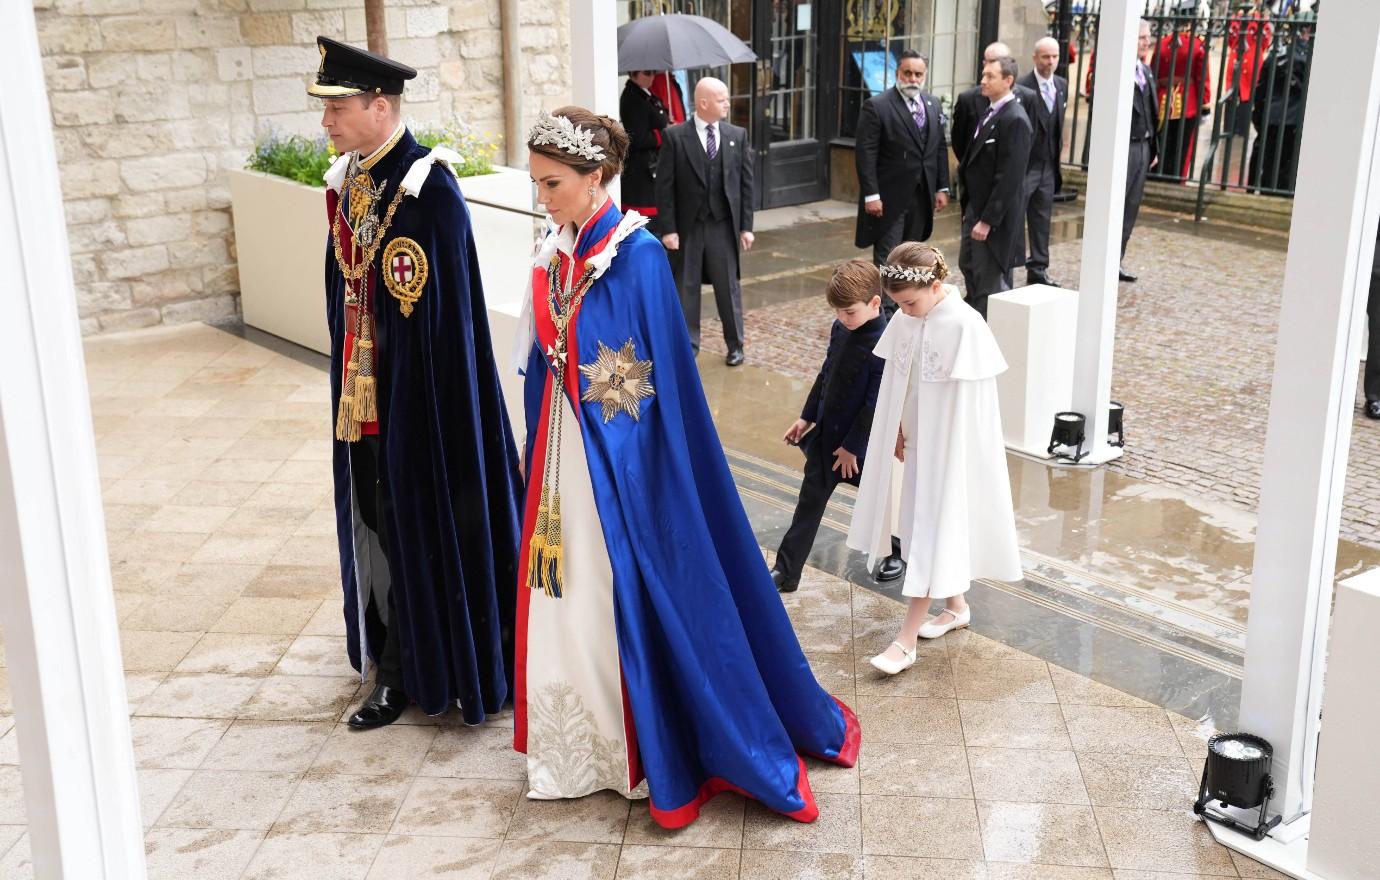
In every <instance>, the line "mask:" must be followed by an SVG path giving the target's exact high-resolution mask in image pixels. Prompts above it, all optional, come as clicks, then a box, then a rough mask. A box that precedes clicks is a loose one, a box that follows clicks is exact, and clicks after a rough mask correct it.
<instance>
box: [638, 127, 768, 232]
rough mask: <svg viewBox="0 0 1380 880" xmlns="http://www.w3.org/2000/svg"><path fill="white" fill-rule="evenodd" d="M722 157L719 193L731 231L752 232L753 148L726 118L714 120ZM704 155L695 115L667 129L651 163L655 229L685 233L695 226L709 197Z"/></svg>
mask: <svg viewBox="0 0 1380 880" xmlns="http://www.w3.org/2000/svg"><path fill="white" fill-rule="evenodd" d="M718 133H719V138H718V143H719V153H720V155H721V156H722V158H723V171H724V173H723V187H724V196H725V198H727V199H728V206H729V209H730V211H731V212H732V216H733V231H734V233H735V234H737V233H742V232H751V231H752V205H753V201H752V150H750V149H749V148H748V146H749V145H748V139H747V131H746V130H744V129H742V128H739V127H738V126H736V125H733V124H731V123H729V122H727V121H723V122H720V123H719V124H718ZM708 180H709V157H708V156H706V155H705V152H704V147H703V146H701V145H700V136H699V133H698V132H696V131H695V117H694V116H691V117H690V118H689V119H687V120H685V121H684V122H682V123H680V124H679V125H673V126H671V127H670V128H668V129H666V132H665V137H664V138H663V139H662V143H661V155H660V156H658V157H657V163H656V208H657V217H656V219H657V231H658V233H659V234H660V235H670V234H671V233H673V232H674V233H680V234H684V233H686V232H687V231H689V230H692V229H694V227H695V225H696V223H697V222H698V218H699V217H700V212H701V209H702V208H703V207H704V205H705V203H706V202H707V200H708V198H709V184H708Z"/></svg>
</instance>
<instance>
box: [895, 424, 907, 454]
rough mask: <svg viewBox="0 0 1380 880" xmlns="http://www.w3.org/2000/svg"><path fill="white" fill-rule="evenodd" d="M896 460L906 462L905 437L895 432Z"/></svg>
mask: <svg viewBox="0 0 1380 880" xmlns="http://www.w3.org/2000/svg"><path fill="white" fill-rule="evenodd" d="M896 460H897V461H905V460H906V435H905V434H903V433H901V432H900V431H897V432H896Z"/></svg>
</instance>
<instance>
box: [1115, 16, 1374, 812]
mask: <svg viewBox="0 0 1380 880" xmlns="http://www.w3.org/2000/svg"><path fill="white" fill-rule="evenodd" d="M1315 39H1316V41H1317V45H1316V47H1315V49H1314V52H1313V66H1312V71H1311V73H1310V78H1309V84H1308V107H1307V110H1306V114H1305V117H1304V132H1303V143H1302V146H1301V150H1300V156H1299V169H1298V186H1297V188H1296V192H1297V195H1296V196H1295V198H1294V217H1293V225H1292V230H1291V233H1290V237H1289V255H1288V260H1287V262H1286V264H1285V269H1284V279H1283V282H1284V295H1283V302H1282V305H1281V308H1280V316H1279V342H1278V345H1277V348H1276V354H1275V372H1274V382H1273V385H1272V389H1273V390H1272V392H1271V395H1270V417H1269V423H1268V426H1267V429H1266V434H1265V460H1264V468H1263V473H1262V476H1261V483H1260V512H1259V516H1260V519H1259V524H1258V526H1257V528H1256V544H1255V563H1254V574H1253V581H1252V587H1251V605H1250V619H1249V623H1248V628H1247V632H1246V669H1245V681H1244V682H1243V684H1242V689H1241V719H1240V727H1241V729H1242V730H1246V731H1249V732H1251V733H1255V734H1258V735H1260V736H1263V737H1264V738H1265V739H1267V740H1269V741H1270V743H1271V744H1272V745H1273V746H1274V750H1275V767H1274V774H1273V775H1274V779H1275V788H1276V791H1277V795H1276V798H1275V801H1274V802H1273V804H1272V808H1271V811H1272V814H1275V813H1277V814H1282V815H1283V816H1284V819H1285V821H1286V823H1287V822H1289V821H1290V820H1291V819H1293V818H1295V817H1297V816H1298V815H1299V814H1300V813H1303V812H1306V811H1307V810H1308V809H1309V808H1310V800H1311V792H1312V781H1313V758H1314V756H1315V754H1316V730H1317V720H1318V707H1319V704H1320V701H1321V698H1322V668H1323V656H1324V655H1323V650H1324V648H1325V645H1326V639H1327V624H1328V612H1329V608H1330V601H1331V597H1332V583H1333V578H1334V574H1333V572H1334V568H1335V565H1336V552H1337V526H1338V520H1339V516H1340V510H1341V504H1342V493H1343V488H1344V483H1345V478H1346V463H1347V451H1348V447H1349V445H1350V439H1351V420H1352V408H1353V395H1354V394H1355V392H1356V359H1357V346H1358V343H1359V340H1360V333H1359V332H1357V331H1356V329H1355V328H1356V325H1357V324H1358V323H1359V322H1360V321H1363V320H1364V317H1363V311H1364V308H1365V293H1364V290H1365V282H1366V281H1368V275H1369V272H1370V265H1371V262H1370V261H1371V254H1372V249H1373V248H1374V245H1375V228H1376V214H1377V210H1380V200H1377V186H1376V179H1377V178H1376V174H1377V170H1380V169H1377V165H1376V153H1375V150H1376V121H1377V109H1380V107H1378V105H1380V4H1377V3H1376V2H1375V0H1328V2H1327V3H1325V4H1324V5H1323V11H1322V16H1321V18H1320V20H1319V28H1318V33H1317V36H1316V37H1315ZM1099 66H1100V65H1099ZM1288 833H1289V832H1288V830H1287V828H1286V829H1283V830H1282V831H1281V832H1280V834H1281V835H1282V836H1287V835H1288Z"/></svg>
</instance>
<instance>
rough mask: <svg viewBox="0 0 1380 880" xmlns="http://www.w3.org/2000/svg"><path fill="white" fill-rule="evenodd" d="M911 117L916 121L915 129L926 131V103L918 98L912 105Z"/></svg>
mask: <svg viewBox="0 0 1380 880" xmlns="http://www.w3.org/2000/svg"><path fill="white" fill-rule="evenodd" d="M910 115H911V117H912V118H913V119H914V120H915V127H916V128H918V129H920V130H921V131H924V130H925V119H926V116H925V102H924V101H922V100H920V99H919V98H916V99H915V103H914V104H911V105H910Z"/></svg>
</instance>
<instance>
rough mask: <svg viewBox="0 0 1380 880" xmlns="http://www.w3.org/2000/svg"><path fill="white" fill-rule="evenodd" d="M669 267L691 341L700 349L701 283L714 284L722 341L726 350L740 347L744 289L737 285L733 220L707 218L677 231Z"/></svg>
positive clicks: (736, 247)
mask: <svg viewBox="0 0 1380 880" xmlns="http://www.w3.org/2000/svg"><path fill="white" fill-rule="evenodd" d="M670 257H671V270H672V271H673V272H674V273H675V276H676V287H677V288H678V289H679V291H680V307H681V310H682V311H683V312H685V328H686V329H687V330H689V331H690V344H691V346H693V347H694V349H695V351H699V350H700V286H701V285H702V284H703V283H705V282H706V281H707V282H709V283H710V284H712V285H713V286H714V302H715V304H716V305H717V306H718V309H719V322H720V323H721V324H723V326H724V344H725V345H727V346H728V350H729V351H737V350H738V349H741V348H742V347H743V291H742V288H741V287H739V285H738V235H737V233H736V232H734V230H733V221H732V220H731V219H729V218H724V219H723V220H706V221H704V222H703V223H702V224H701V225H700V226H698V227H696V228H694V229H690V230H684V231H682V232H681V234H680V249H679V250H674V251H671V252H670Z"/></svg>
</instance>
